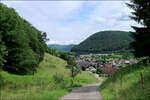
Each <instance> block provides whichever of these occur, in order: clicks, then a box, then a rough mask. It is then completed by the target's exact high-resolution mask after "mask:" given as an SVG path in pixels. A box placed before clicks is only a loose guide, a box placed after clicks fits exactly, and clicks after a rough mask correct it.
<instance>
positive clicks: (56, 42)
mask: <svg viewBox="0 0 150 100" xmlns="http://www.w3.org/2000/svg"><path fill="white" fill-rule="evenodd" d="M73 43H74V40H68V41H54V40H50V41H48V42H47V44H62V45H68V44H73Z"/></svg>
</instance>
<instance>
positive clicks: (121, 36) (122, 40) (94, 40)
mask: <svg viewBox="0 0 150 100" xmlns="http://www.w3.org/2000/svg"><path fill="white" fill-rule="evenodd" d="M131 41H132V38H131V37H130V33H129V32H124V31H102V32H97V33H95V34H93V35H91V36H90V37H88V38H87V39H86V40H84V41H83V42H81V43H80V44H79V45H76V46H74V47H73V48H72V49H71V52H76V53H78V54H88V53H125V52H127V53H129V52H130V51H131V47H130V46H129V43H130V42H131Z"/></svg>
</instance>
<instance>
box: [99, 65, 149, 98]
mask: <svg viewBox="0 0 150 100" xmlns="http://www.w3.org/2000/svg"><path fill="white" fill-rule="evenodd" d="M141 73H142V74H141ZM149 73H150V65H143V64H134V65H129V66H127V67H125V68H123V69H121V70H120V71H118V72H116V73H114V75H112V77H109V78H108V79H106V81H104V82H103V84H102V85H101V86H100V92H101V95H102V97H103V100H150V74H149Z"/></svg>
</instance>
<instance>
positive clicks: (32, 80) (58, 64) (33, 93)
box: [1, 54, 98, 100]
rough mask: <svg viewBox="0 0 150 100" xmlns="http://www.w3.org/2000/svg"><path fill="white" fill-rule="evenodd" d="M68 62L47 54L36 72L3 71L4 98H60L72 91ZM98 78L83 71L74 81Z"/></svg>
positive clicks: (89, 81) (7, 99) (25, 99)
mask: <svg viewBox="0 0 150 100" xmlns="http://www.w3.org/2000/svg"><path fill="white" fill-rule="evenodd" d="M66 65H67V63H66V62H65V61H64V60H62V59H60V58H57V57H54V56H52V55H49V54H45V57H44V60H43V61H42V62H41V63H40V67H39V68H38V70H37V72H36V74H35V75H34V76H33V75H25V76H19V75H13V74H9V73H7V72H2V73H1V75H2V78H3V83H2V88H1V99H2V100H18V99H22V100H58V99H59V98H60V97H62V96H63V95H65V94H67V93H68V92H71V90H72V87H71V78H70V70H69V69H67V68H66V67H65V66H66ZM96 82H98V80H97V79H96V78H95V77H94V76H93V75H92V74H91V73H87V72H81V73H80V74H79V75H78V76H77V77H76V78H75V82H74V86H82V85H87V84H92V83H96Z"/></svg>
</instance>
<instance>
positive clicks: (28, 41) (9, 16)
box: [0, 3, 47, 74]
mask: <svg viewBox="0 0 150 100" xmlns="http://www.w3.org/2000/svg"><path fill="white" fill-rule="evenodd" d="M45 41H46V33H45V32H41V31H39V30H38V29H36V28H35V27H34V26H32V25H31V24H30V23H29V22H28V21H26V20H25V19H23V18H21V17H20V16H19V15H18V13H17V12H16V11H15V10H14V9H13V8H8V7H7V6H5V5H3V4H2V3H0V68H2V69H3V70H5V71H8V72H10V73H14V74H33V73H34V72H35V71H36V68H37V67H38V66H39V64H40V61H42V60H43V56H44V53H45V51H46V48H47V45H46V43H45Z"/></svg>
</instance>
